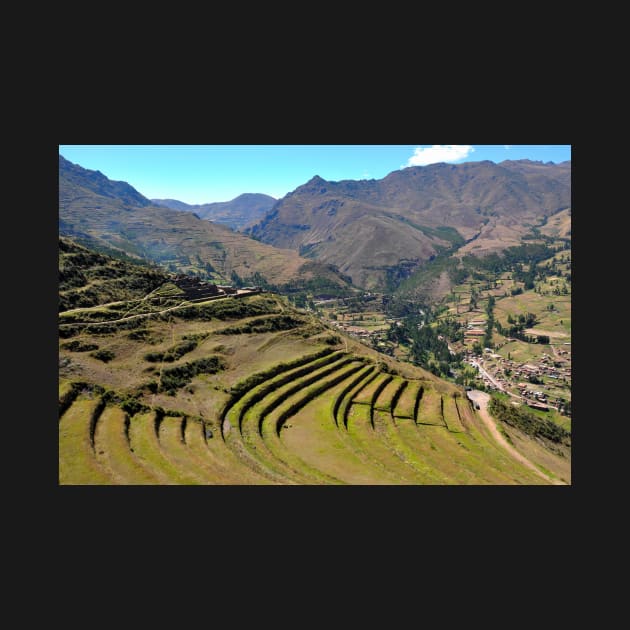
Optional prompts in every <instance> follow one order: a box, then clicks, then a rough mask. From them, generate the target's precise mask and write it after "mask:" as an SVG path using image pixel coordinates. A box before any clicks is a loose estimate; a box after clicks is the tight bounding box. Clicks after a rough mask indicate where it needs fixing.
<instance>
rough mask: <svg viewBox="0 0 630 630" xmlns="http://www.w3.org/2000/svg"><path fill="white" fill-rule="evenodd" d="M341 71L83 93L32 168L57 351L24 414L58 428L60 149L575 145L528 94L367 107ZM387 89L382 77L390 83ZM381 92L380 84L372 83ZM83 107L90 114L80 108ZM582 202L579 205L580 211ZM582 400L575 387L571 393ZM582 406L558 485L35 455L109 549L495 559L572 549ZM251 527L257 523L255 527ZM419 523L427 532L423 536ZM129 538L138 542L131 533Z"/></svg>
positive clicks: (562, 124) (64, 524) (46, 339)
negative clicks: (316, 548) (215, 481)
mask: <svg viewBox="0 0 630 630" xmlns="http://www.w3.org/2000/svg"><path fill="white" fill-rule="evenodd" d="M337 79H338V81H337V82H333V83H332V85H329V84H328V83H327V79H326V77H325V76H322V75H318V76H316V77H313V79H312V87H313V89H312V90H308V89H305V86H304V85H303V86H302V90H301V91H299V90H298V91H296V90H295V89H293V88H294V86H292V85H291V83H290V82H289V83H286V82H281V83H280V85H278V83H277V82H275V83H274V85H273V89H271V88H269V89H266V90H262V91H258V92H256V90H255V89H252V92H251V93H250V94H247V93H246V92H243V91H241V92H239V93H238V94H236V95H226V94H220V95H215V97H214V98H212V99H207V98H203V96H202V95H200V97H199V98H198V99H195V98H186V99H184V98H181V99H179V100H178V98H177V96H178V95H177V94H176V93H175V94H174V96H172V97H170V98H168V97H162V98H158V97H156V96H153V98H149V97H150V96H151V94H150V93H145V94H142V98H137V97H136V98H130V97H126V98H118V97H120V94H117V95H116V97H114V96H113V95H112V96H111V97H110V99H104V100H98V99H94V100H93V101H92V100H91V99H90V98H89V97H90V94H89V91H88V94H87V95H83V98H82V99H81V100H79V101H78V102H77V101H73V102H72V103H71V105H72V106H71V107H70V106H69V107H68V111H67V112H65V115H64V116H63V117H62V118H61V119H60V120H59V121H58V125H57V126H56V134H55V135H56V136H57V137H56V139H55V140H53V142H52V143H51V144H50V145H47V150H46V152H45V156H46V157H45V160H44V161H43V164H41V166H42V170H41V171H40V172H41V174H42V175H43V181H45V182H47V185H46V188H45V190H44V198H43V200H42V201H39V202H38V207H39V208H42V209H43V211H41V212H39V213H38V215H39V216H38V221H37V234H36V235H34V239H35V240H36V241H38V242H37V245H35V247H36V251H37V252H38V259H39V260H42V261H44V260H45V261H46V262H45V263H44V262H42V263H40V266H41V267H43V268H45V269H46V271H45V272H44V273H43V274H42V275H44V276H45V278H46V280H45V288H44V290H45V295H46V296H47V297H46V298H45V299H42V301H41V303H42V304H45V306H42V312H41V313H40V314H39V315H41V318H40V319H41V321H42V326H41V333H42V335H41V347H43V348H50V350H51V352H50V357H49V358H46V359H44V358H42V361H41V363H42V366H41V367H42V368H43V372H44V374H43V376H42V381H43V382H44V383H45V384H46V385H45V388H42V391H46V392H49V391H50V399H49V398H48V396H45V397H44V396H40V395H39V394H35V395H34V394H33V392H31V394H30V396H28V399H29V403H30V401H31V400H33V402H35V406H36V407H37V406H38V405H41V408H39V409H38V410H37V411H34V412H33V413H32V416H31V417H32V418H33V419H34V418H38V419H40V420H41V419H46V423H47V424H48V422H50V426H51V427H53V426H55V427H56V425H54V424H53V419H52V418H51V417H50V416H51V415H52V414H50V409H51V408H54V403H53V400H54V399H53V395H55V396H56V394H53V392H54V391H55V389H56V388H55V385H56V383H55V381H56V374H57V369H56V365H57V346H56V342H55V338H56V336H57V333H56V304H57V297H56V295H55V293H56V289H57V280H56V275H54V274H56V272H54V271H53V270H54V269H55V267H56V262H55V261H56V259H57V244H56V238H55V234H56V232H57V227H56V225H57V222H56V217H55V216H54V215H55V214H56V213H54V212H53V210H52V209H53V208H54V207H55V204H56V203H57V202H56V200H55V196H56V195H58V182H57V178H56V173H57V153H58V145H59V144H97V143H98V144H108V143H109V144H119V143H120V144H129V143H137V144H152V143H160V144H195V143H204V144H228V143H229V144H238V143H242V144H267V143H268V144H329V143H330V144H363V143H365V144H367V143H369V144H410V143H411V144H413V143H415V142H417V143H419V144H420V143H422V144H431V143H433V142H436V143H438V142H459V143H466V144H499V143H501V144H502V143H505V142H508V143H512V144H518V143H521V144H535V143H536V142H537V141H538V142H539V143H541V144H543V143H545V144H549V143H551V142H553V143H558V144H560V143H562V144H571V142H570V136H571V135H572V134H571V133H569V131H570V127H571V126H570V123H569V121H568V119H566V118H565V117H563V116H562V115H561V113H560V112H559V111H558V110H557V109H554V108H551V107H547V108H543V107H542V106H541V107H538V108H536V107H532V105H533V103H534V101H535V100H536V99H534V98H533V97H531V96H530V98H529V99H528V100H527V101H525V103H524V105H523V106H521V107H518V103H516V104H515V103H514V101H512V100H510V98H509V97H506V98H503V99H499V95H498V94H496V93H493V94H492V96H493V97H495V99H496V100H491V99H490V98H486V99H485V100H483V101H482V102H480V103H479V106H478V107H474V106H471V105H470V102H469V100H470V99H474V95H470V94H469V95H467V98H468V99H469V100H466V98H464V99H463V100H462V98H461V97H460V100H459V101H457V100H456V99H454V100H452V101H451V102H452V103H453V104H454V105H453V106H451V107H448V106H447V105H446V103H445V101H446V100H447V98H446V97H447V96H448V94H444V95H442V94H438V95H437V96H436V97H435V98H434V99H433V101H432V100H431V98H432V93H433V92H432V91H431V90H427V92H426V98H425V99H424V100H422V101H421V102H420V103H419V102H418V99H417V94H416V93H415V92H414V91H409V92H408V93H405V94H404V95H402V97H398V98H395V99H388V98H387V96H385V97H382V96H381V99H380V100H379V101H378V102H377V104H375V103H374V102H373V101H372V94H371V93H367V92H366V91H365V90H361V89H356V84H355V83H353V81H352V80H351V79H350V78H349V79H348V81H347V84H345V85H343V86H340V85H339V83H340V81H339V77H337ZM394 84H395V83H394V82H393V81H387V82H386V85H387V86H389V87H388V89H390V90H391V88H392V87H393V85H394ZM340 87H344V88H345V89H343V90H341V89H339V88H340ZM382 87H383V84H381V83H379V81H378V80H375V82H374V87H373V89H374V91H378V89H379V88H382ZM454 96H455V95H453V97H454ZM383 101H385V102H383ZM95 105H98V107H95ZM82 108H84V116H83V117H80V116H78V112H80V110H81V109H82ZM55 143H56V144H55ZM574 179H575V178H574ZM37 188H38V190H36V191H35V192H38V191H39V192H41V191H42V189H43V188H44V187H37ZM29 192H31V191H29ZM581 205H582V204H581V203H579V204H578V208H577V209H578V213H579V212H582V211H584V207H583V206H582V208H580V206H581ZM42 217H43V218H42ZM575 218H576V215H575V214H574V215H573V219H574V220H575ZM574 222H575V221H574ZM577 223H578V225H579V220H578V221H577ZM49 257H50V258H49ZM579 268H580V263H579V262H578V269H579ZM574 275H575V274H574ZM49 278H50V279H49ZM578 286H579V280H578ZM49 292H50V296H48V293H49ZM47 305H50V306H51V308H50V310H48V306H47ZM573 317H574V315H573ZM574 336H575V335H574ZM579 356H580V352H578V353H577V355H576V354H574V357H575V358H576V359H577V361H575V360H574V365H576V366H578V367H579ZM46 357H48V353H47V352H46ZM40 369H41V368H40ZM574 372H575V370H574ZM577 377H578V375H577V374H574V378H577ZM574 390H575V392H576V393H577V391H578V388H577V387H575V386H574ZM38 391H39V390H38ZM575 398H576V396H574V399H575ZM580 398H581V397H580V396H579V395H578V397H577V399H578V401H579V400H580ZM582 401H583V398H582ZM581 404H582V403H579V402H578V403H577V404H576V405H575V407H576V409H577V413H576V417H577V420H576V423H577V424H578V426H577V428H574V432H573V433H574V439H573V462H574V465H573V483H572V486H569V487H563V488H561V487H534V486H532V487H529V486H528V487H503V486H488V487H481V486H475V487H461V486H457V487H421V486H410V487H360V486H350V487H345V488H334V487H326V488H320V487H304V486H300V487H272V488H267V487H265V488H263V487H253V486H251V487H250V486H247V487H235V486H232V487H218V488H217V487H215V488H203V489H199V488H190V487H184V488H182V487H178V488H172V487H163V486H160V487H153V488H145V487H105V488H99V487H59V486H58V485H57V470H58V457H57V453H56V449H55V448H50V447H51V446H52V444H57V443H58V436H57V435H54V436H52V435H51V436H50V441H48V438H46V439H45V440H42V441H41V442H42V445H44V446H45V449H44V455H45V456H44V457H42V461H46V462H47V466H46V470H42V474H43V475H44V477H45V479H46V482H45V483H46V486H47V487H48V488H49V489H50V492H51V494H52V498H53V501H54V504H55V516H54V519H53V520H56V521H57V523H56V524H55V525H56V527H55V531H56V533H57V534H58V535H59V536H60V537H61V540H63V541H64V542H65V543H67V544H68V545H69V547H70V548H73V547H76V546H77V545H78V544H79V540H80V541H81V542H83V541H87V540H93V539H95V538H98V539H99V540H103V539H107V538H108V537H109V538H111V540H112V541H113V543H112V544H113V546H114V547H115V546H116V545H117V544H120V543H124V541H129V539H130V535H131V534H132V532H142V533H143V535H144V536H145V537H146V538H145V540H147V541H149V540H151V541H154V542H155V543H156V544H157V545H159V544H160V541H163V538H162V536H163V535H165V532H168V538H169V539H171V540H177V539H178V537H179V536H180V535H191V534H192V533H196V534H198V535H199V540H201V541H203V540H204V536H207V537H208V541H209V544H210V541H212V545H213V548H215V549H216V548H217V547H219V548H220V547H221V545H222V542H221V541H225V547H226V549H229V550H231V551H234V550H236V549H238V546H239V544H240V545H242V546H243V547H242V548H243V550H251V549H252V548H254V547H255V546H256V545H258V544H262V543H263V541H265V540H267V541H270V543H269V544H275V545H277V548H278V549H280V548H283V549H285V550H286V551H287V554H288V555H289V556H290V555H292V554H293V553H294V552H295V551H296V547H292V546H291V545H296V544H297V545H298V548H297V549H299V550H300V551H302V550H304V549H305V546H306V548H309V545H311V544H317V545H318V544H321V543H323V542H324V541H332V542H334V541H335V540H336V541H338V542H339V543H340V547H342V546H344V545H351V548H352V545H354V544H355V543H353V542H351V541H352V540H354V541H358V540H362V541H363V544H364V546H363V548H364V549H368V550H369V549H371V550H373V551H376V550H386V549H390V548H391V549H392V551H395V550H396V549H397V547H398V545H400V544H401V541H402V540H403V539H406V540H407V541H415V542H416V543H417V545H418V546H419V547H421V548H422V549H423V550H424V553H426V554H429V555H430V553H431V551H430V549H435V550H437V549H439V548H440V546H444V545H449V544H453V543H454V542H455V541H456V542H457V545H456V548H457V549H460V550H461V549H464V548H466V547H467V546H468V545H470V544H471V543H473V544H475V545H479V544H483V545H487V546H488V547H487V548H488V551H489V553H490V555H491V556H492V549H495V550H496V549H497V548H498V549H499V551H498V552H497V555H498V557H502V555H503V554H504V553H509V549H510V548H511V547H510V546H508V547H507V548H503V547H502V545H503V544H507V542H506V541H508V540H509V541H510V543H509V545H516V546H517V547H518V549H519V550H520V551H522V550H523V549H528V550H532V549H533V548H534V546H535V545H532V541H534V543H536V544H538V543H542V542H543V541H545V540H547V539H548V536H551V537H552V539H553V540H554V541H555V544H559V545H560V546H561V547H564V545H565V544H566V543H565V540H566V539H565V535H566V533H567V531H569V530H570V529H571V528H572V526H573V523H572V516H573V508H574V507H575V493H576V484H581V483H583V480H584V477H585V476H586V475H583V474H582V473H580V472H579V470H582V471H583V470H584V468H585V463H584V461H583V459H582V458H583V457H584V456H585V453H584V450H583V449H582V446H581V441H582V440H583V439H584V434H583V433H582V431H581V428H580V426H579V423H580V422H582V421H583V418H584V415H583V412H581V407H580V405H581ZM55 430H56V429H55ZM253 527H256V528H258V530H257V533H256V535H255V536H253V535H252V534H251V531H252V528H253ZM423 532H429V533H430V537H429V538H427V537H426V536H425V537H423ZM550 532H551V533H550ZM133 540H134V541H137V540H138V538H137V537H136V536H135V535H134V536H133ZM244 541H249V542H248V543H247V545H246V544H245V543H244ZM60 542H61V541H60ZM285 543H286V544H285ZM250 545H251V546H250ZM333 547H334V548H337V547H336V545H334V544H333ZM443 548H444V547H443ZM156 549H159V546H158V547H156ZM200 549H202V547H200Z"/></svg>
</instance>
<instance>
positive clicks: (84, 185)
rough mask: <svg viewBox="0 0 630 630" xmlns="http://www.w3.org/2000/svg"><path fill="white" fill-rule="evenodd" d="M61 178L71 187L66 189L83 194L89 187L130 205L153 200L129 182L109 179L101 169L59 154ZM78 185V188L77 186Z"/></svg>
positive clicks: (143, 205) (147, 204)
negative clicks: (80, 164)
mask: <svg viewBox="0 0 630 630" xmlns="http://www.w3.org/2000/svg"><path fill="white" fill-rule="evenodd" d="M59 179H60V182H61V180H62V179H63V180H65V181H66V182H67V183H68V184H70V187H66V190H68V191H70V190H74V191H75V193H76V194H79V195H80V194H82V193H80V192H79V191H80V190H81V189H87V190H89V191H91V192H93V193H96V194H97V195H101V196H103V197H108V198H110V199H117V200H120V201H122V202H123V203H125V204H126V205H127V206H129V207H140V208H143V207H146V206H150V205H152V202H151V201H150V200H149V199H147V198H146V197H145V196H144V195H141V194H140V193H139V192H138V191H137V190H136V189H135V188H134V187H133V186H131V185H129V184H128V183H127V182H121V181H115V180H113V179H109V178H108V177H106V176H105V175H103V173H101V172H100V171H91V170H89V169H87V168H83V167H82V166H79V165H78V164H74V163H73V162H70V161H69V160H66V158H65V157H63V155H61V154H59ZM77 187H78V188H77Z"/></svg>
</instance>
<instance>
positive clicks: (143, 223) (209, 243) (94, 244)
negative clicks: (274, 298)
mask: <svg viewBox="0 0 630 630" xmlns="http://www.w3.org/2000/svg"><path fill="white" fill-rule="evenodd" d="M59 235H60V236H68V237H71V238H74V239H75V240H77V241H79V242H80V243H83V244H85V245H87V246H89V247H90V248H92V249H95V248H99V247H100V248H102V249H103V250H105V251H107V252H109V253H111V252H113V251H122V252H124V253H126V254H127V255H129V256H132V257H138V258H143V259H145V260H150V261H153V262H157V263H159V264H161V265H163V266H164V267H166V268H168V269H170V270H171V271H178V272H183V273H190V274H194V275H199V276H201V277H204V278H207V279H211V280H214V281H221V282H226V283H232V282H236V281H237V278H240V279H242V280H243V281H251V282H252V283H254V284H257V283H260V282H262V281H266V282H268V283H270V284H274V285H277V286H283V285H285V284H287V283H291V286H293V287H296V286H301V284H303V283H304V282H312V281H314V280H317V281H318V282H319V285H318V286H322V287H328V288H333V289H334V288H335V287H336V288H339V287H343V288H347V287H348V285H347V282H346V281H345V280H344V279H343V278H342V277H341V276H340V275H339V274H338V273H337V272H336V271H335V270H334V268H333V267H332V266H331V265H323V264H320V263H318V262H316V261H311V260H306V259H304V258H302V257H301V256H299V255H298V253H297V252H295V251H292V250H289V249H280V248H276V247H273V246H270V245H266V244H265V243H260V242H258V241H255V240H253V239H251V238H249V237H247V236H244V235H242V234H239V233H237V232H234V231H232V230H230V229H229V228H228V227H226V226H223V225H219V224H217V223H212V222H210V221H204V220H202V219H199V218H197V217H195V216H194V215H193V214H192V213H189V212H180V211H176V210H171V209H170V208H165V207H163V206H155V205H153V204H152V202H151V201H150V200H149V199H147V198H146V197H144V196H142V195H141V194H140V193H139V192H138V191H136V190H135V189H134V188H133V187H132V186H130V185H129V184H127V183H125V182H115V181H112V180H110V179H108V178H107V177H106V176H105V175H103V174H102V173H100V172H98V171H90V170H88V169H84V168H83V167H81V166H79V165H77V164H73V163H71V162H69V161H68V160H66V159H65V158H64V157H63V156H61V155H60V156H59Z"/></svg>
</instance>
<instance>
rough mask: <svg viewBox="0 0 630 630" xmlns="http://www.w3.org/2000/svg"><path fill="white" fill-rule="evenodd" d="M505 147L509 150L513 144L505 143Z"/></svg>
mask: <svg viewBox="0 0 630 630" xmlns="http://www.w3.org/2000/svg"><path fill="white" fill-rule="evenodd" d="M503 148H504V149H505V150H506V151H509V150H510V149H511V148H512V145H511V144H504V145H503Z"/></svg>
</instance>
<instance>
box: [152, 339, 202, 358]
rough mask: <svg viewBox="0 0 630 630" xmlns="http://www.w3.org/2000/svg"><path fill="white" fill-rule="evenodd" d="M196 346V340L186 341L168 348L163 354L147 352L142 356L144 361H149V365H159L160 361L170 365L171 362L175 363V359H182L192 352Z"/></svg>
mask: <svg viewBox="0 0 630 630" xmlns="http://www.w3.org/2000/svg"><path fill="white" fill-rule="evenodd" d="M197 345H198V342H197V340H195V339H187V340H185V341H182V342H181V343H178V344H177V345H175V346H172V347H171V348H168V349H167V350H165V351H164V352H148V353H147V354H145V355H144V360H145V361H150V362H151V363H159V362H160V361H165V362H166V363H172V362H173V361H177V359H180V358H181V357H183V356H184V355H185V354H187V353H188V352H192V351H193V350H194V349H195V348H196V347H197Z"/></svg>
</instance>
